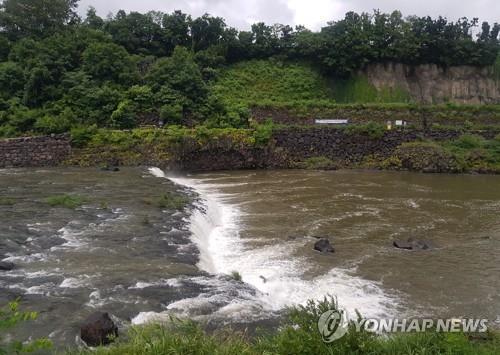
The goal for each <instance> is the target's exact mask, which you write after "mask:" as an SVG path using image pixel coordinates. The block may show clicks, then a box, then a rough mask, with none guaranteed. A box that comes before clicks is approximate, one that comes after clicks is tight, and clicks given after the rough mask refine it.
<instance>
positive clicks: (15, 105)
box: [0, 0, 500, 137]
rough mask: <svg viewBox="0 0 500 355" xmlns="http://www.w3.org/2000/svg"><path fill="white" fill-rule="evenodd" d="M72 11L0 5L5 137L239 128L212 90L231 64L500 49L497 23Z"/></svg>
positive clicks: (242, 109) (338, 61) (450, 60)
mask: <svg viewBox="0 0 500 355" xmlns="http://www.w3.org/2000/svg"><path fill="white" fill-rule="evenodd" d="M77 7H78V0H4V1H3V2H2V4H1V5H0V137H1V136H16V135H19V134H24V133H26V132H30V133H60V132H65V131H68V130H69V129H70V128H72V127H88V126H97V127H112V128H120V129H126V128H133V127H135V126H136V125H137V124H138V122H139V121H141V120H142V119H144V118H148V117H149V118H153V119H155V120H160V119H161V120H162V121H163V122H165V123H166V124H179V123H184V122H190V123H204V124H206V125H208V126H222V127H227V126H233V127H242V126H245V125H246V124H247V119H248V112H249V111H248V107H246V106H245V104H243V103H234V102H228V101H227V100H224V98H223V97H221V95H220V92H221V90H214V89H213V88H214V87H216V85H214V84H215V83H216V82H217V80H218V78H219V76H220V71H221V69H222V68H224V67H225V66H227V65H232V64H235V63H239V62H243V61H248V60H252V59H267V58H274V59H276V60H278V61H291V62H297V61H305V62H308V63H310V64H311V65H312V66H314V67H316V68H318V70H320V71H321V72H322V73H323V74H324V76H330V77H336V78H349V77H350V76H352V75H353V74H355V73H356V72H357V71H358V70H359V69H360V68H362V67H363V66H364V65H365V64H367V63H373V62H387V61H395V62H402V63H408V64H422V63H435V64H439V65H442V66H452V65H475V66H486V65H492V64H493V63H495V61H496V60H497V56H498V52H499V47H500V39H499V32H500V25H499V24H497V23H495V24H492V25H490V24H488V23H486V22H484V23H482V24H481V25H479V22H478V19H472V20H470V19H467V18H461V19H459V20H457V21H455V22H451V21H448V20H447V19H445V18H442V17H439V18H436V19H433V18H430V17H416V16H410V17H406V18H405V17H403V15H402V14H401V13H400V12H398V11H394V12H393V13H391V14H385V13H381V12H379V11H374V12H373V13H371V14H368V13H362V14H357V13H354V12H349V13H347V14H346V15H345V18H344V19H342V20H339V21H332V22H329V23H328V24H326V26H325V27H323V28H322V29H321V30H320V31H318V32H313V31H310V30H308V29H307V28H305V27H303V26H297V27H295V28H293V27H291V26H288V25H282V24H275V25H272V26H270V25H266V24H264V23H256V24H254V25H252V27H251V30H250V31H239V30H237V29H235V28H232V27H229V26H227V25H226V23H225V21H224V19H222V18H220V17H214V16H211V15H208V14H205V15H203V16H201V17H198V18H193V17H191V16H189V15H188V14H185V13H182V12H181V11H175V12H173V13H162V12H157V11H151V12H148V13H146V14H141V13H137V12H131V13H126V12H125V11H118V12H117V13H116V14H114V15H112V16H111V15H110V16H108V17H107V18H105V19H103V18H101V17H99V16H98V15H97V14H96V11H95V9H93V8H89V9H88V11H87V15H86V16H85V18H81V17H80V16H79V15H78V13H77ZM476 27H478V29H475V28H476ZM476 33H477V34H476Z"/></svg>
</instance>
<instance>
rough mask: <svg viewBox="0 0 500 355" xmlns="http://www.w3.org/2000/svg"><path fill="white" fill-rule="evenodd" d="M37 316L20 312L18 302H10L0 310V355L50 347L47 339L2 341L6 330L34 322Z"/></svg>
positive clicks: (30, 351)
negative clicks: (23, 323)
mask: <svg viewBox="0 0 500 355" xmlns="http://www.w3.org/2000/svg"><path fill="white" fill-rule="evenodd" d="M37 316H38V315H37V313H36V312H23V311H20V310H19V303H18V301H14V302H11V303H9V304H8V305H7V306H6V307H3V308H0V355H4V354H5V355H7V354H23V353H32V352H35V351H37V350H43V349H50V348H51V347H52V343H51V342H50V340H48V339H37V340H34V341H31V342H24V343H23V342H21V341H6V340H5V339H4V332H5V331H6V330H8V329H11V328H13V327H15V326H16V325H18V324H19V323H22V322H26V321H32V320H35V319H36V318H37Z"/></svg>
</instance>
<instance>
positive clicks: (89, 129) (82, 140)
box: [70, 125, 97, 148]
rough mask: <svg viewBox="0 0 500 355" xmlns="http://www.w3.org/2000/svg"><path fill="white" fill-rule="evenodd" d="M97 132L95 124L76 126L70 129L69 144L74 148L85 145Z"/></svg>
mask: <svg viewBox="0 0 500 355" xmlns="http://www.w3.org/2000/svg"><path fill="white" fill-rule="evenodd" d="M95 134H97V126H95V125H92V126H77V127H73V128H72V129H71V133H70V135H71V145H72V146H73V147H76V148H83V147H85V146H86V145H87V144H88V143H89V142H90V141H91V140H92V137H94V135H95Z"/></svg>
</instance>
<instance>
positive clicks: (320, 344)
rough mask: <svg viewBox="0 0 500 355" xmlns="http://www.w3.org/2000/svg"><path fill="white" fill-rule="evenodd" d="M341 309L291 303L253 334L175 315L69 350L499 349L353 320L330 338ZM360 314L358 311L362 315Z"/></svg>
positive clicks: (342, 354)
mask: <svg viewBox="0 0 500 355" xmlns="http://www.w3.org/2000/svg"><path fill="white" fill-rule="evenodd" d="M336 309H338V305H337V302H336V301H335V299H333V298H325V299H324V300H323V301H319V302H317V301H309V302H308V303H307V304H306V305H305V306H297V307H293V308H290V309H289V310H288V312H287V316H286V317H285V318H284V321H283V324H282V326H281V327H280V328H279V329H278V330H277V331H275V332H272V333H261V334H260V335H258V336H256V337H253V338H251V337H249V336H248V335H247V334H246V333H242V332H237V331H234V330H231V329H224V330H221V331H218V332H215V333H210V334H209V333H207V332H206V331H204V330H203V328H202V327H201V326H200V325H199V324H197V323H195V322H193V321H190V320H178V319H171V321H170V322H168V323H165V324H161V325H160V324H150V325H146V326H142V327H133V328H131V330H130V331H129V334H128V337H125V338H119V339H118V342H117V343H116V344H114V345H112V346H110V347H107V348H98V349H97V350H96V351H92V352H90V351H87V350H79V351H73V352H70V354H106V355H118V354H120V355H121V354H130V355H135V354H137V355H139V354H141V355H142V354H146V355H149V354H151V355H160V354H238V355H240V354H310V355H321V354H329V355H331V354H339V355H347V354H392V355H399V354H470V355H472V354H485V355H486V354H498V353H499V352H500V338H499V336H498V335H497V334H487V337H486V338H485V339H482V340H471V338H470V337H469V336H468V335H466V334H462V333H437V332H432V331H429V332H426V333H412V334H410V333H408V334H404V333H401V334H395V335H391V336H380V335H377V334H375V333H371V332H368V331H365V330H360V331H357V330H356V327H355V325H354V323H351V324H350V325H349V327H348V330H347V333H346V334H345V336H343V337H342V338H340V339H338V340H336V341H334V342H332V343H325V342H324V341H323V339H322V337H321V334H320V332H319V331H318V319H319V317H320V316H321V314H323V313H324V312H326V311H328V310H336ZM358 316H359V315H358Z"/></svg>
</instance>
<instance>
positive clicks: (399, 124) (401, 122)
mask: <svg viewBox="0 0 500 355" xmlns="http://www.w3.org/2000/svg"><path fill="white" fill-rule="evenodd" d="M403 125H404V122H403V121H402V120H398V121H396V126H403Z"/></svg>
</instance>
